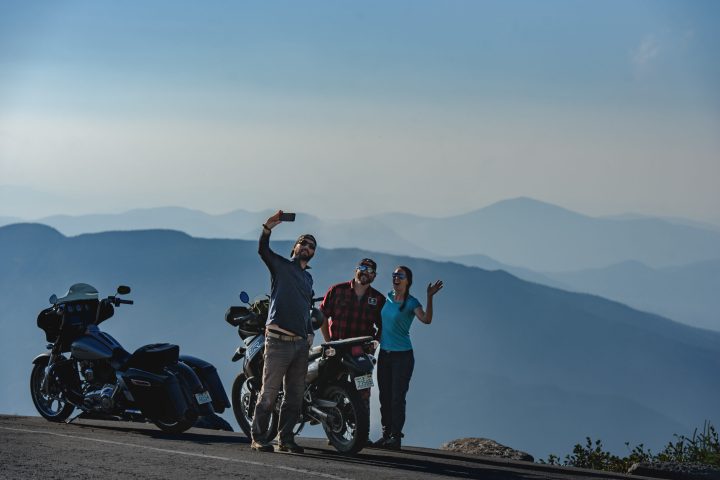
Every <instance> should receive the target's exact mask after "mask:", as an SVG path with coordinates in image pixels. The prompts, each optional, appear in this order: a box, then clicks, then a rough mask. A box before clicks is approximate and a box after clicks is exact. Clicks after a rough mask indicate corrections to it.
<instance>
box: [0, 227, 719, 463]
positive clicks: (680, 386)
mask: <svg viewBox="0 0 720 480" xmlns="http://www.w3.org/2000/svg"><path fill="white" fill-rule="evenodd" d="M279 228H280V227H279ZM282 228H285V229H287V234H288V235H289V236H295V235H296V234H297V233H298V230H294V229H293V228H292V226H288V225H284V226H282ZM279 231H280V230H278V232H279ZM291 234H292V235H291ZM290 246H291V243H290V242H286V241H275V240H273V241H272V247H273V248H274V249H275V250H276V251H278V252H280V253H283V252H286V251H289V249H290ZM364 256H372V257H373V258H375V259H376V260H377V261H378V265H379V270H380V272H381V274H380V276H379V277H378V279H377V281H376V285H375V286H376V287H377V288H378V289H380V290H381V291H384V290H387V289H389V288H390V281H389V272H391V271H392V268H393V267H394V266H395V265H398V264H407V265H409V266H410V267H411V268H412V269H413V271H414V274H415V279H416V281H415V284H416V285H415V287H414V293H415V295H416V296H418V298H419V299H420V300H421V302H422V303H424V295H422V293H423V292H422V290H423V288H422V286H423V285H425V284H427V283H428V282H430V281H432V280H435V279H437V278H440V279H442V280H443V281H444V282H445V285H446V288H445V289H444V290H443V291H442V292H441V294H439V296H438V297H437V299H436V305H435V319H434V320H433V323H432V325H430V326H425V325H420V324H419V323H418V324H417V325H415V326H413V328H412V340H413V345H414V349H415V352H416V369H415V373H414V377H413V381H412V385H411V390H410V394H409V397H408V425H407V428H406V432H405V433H406V435H407V439H408V442H409V443H415V444H420V445H438V444H440V443H442V442H443V441H447V440H449V439H452V438H458V437H460V436H488V437H490V438H494V439H497V441H499V442H501V443H505V444H511V445H513V446H514V447H517V448H520V449H522V450H525V451H528V452H530V453H532V454H533V455H535V456H536V457H537V456H540V457H543V456H545V455H547V454H548V453H550V452H559V451H566V450H567V448H569V446H571V445H572V444H574V442H576V441H578V439H580V438H583V436H585V435H591V436H593V437H594V438H595V437H599V438H602V439H603V440H604V441H605V442H606V444H607V445H608V446H609V447H610V448H614V449H616V451H618V452H619V451H620V450H621V449H622V448H623V442H625V441H630V442H632V443H639V442H645V444H646V445H647V446H649V447H651V448H658V447H659V446H660V444H661V443H664V442H665V441H666V440H667V438H670V437H671V435H672V434H673V433H690V432H689V429H690V428H692V427H694V426H697V425H700V424H701V423H702V421H703V420H705V419H710V420H717V419H718V416H719V414H720V407H718V405H717V402H716V401H715V399H716V398H717V397H718V394H720V384H718V383H717V382H716V381H715V378H716V376H717V371H718V369H720V333H714V332H710V331H705V330H698V329H694V328H690V327H686V326H683V325H680V324H678V323H675V322H672V321H670V320H667V319H665V318H662V317H658V316H656V315H651V314H647V313H643V312H639V311H637V310H633V309H631V308H628V307H626V306H624V305H622V304H619V303H617V302H611V301H608V300H605V299H603V298H600V297H596V296H591V295H582V294H576V293H569V292H566V291H562V290H558V289H554V288H550V287H546V286H542V285H538V284H535V283H529V282H525V281H523V280H520V279H518V278H517V277H514V276H512V275H510V274H508V273H506V272H504V271H492V272H491V271H486V270H482V269H479V268H472V267H466V266H462V265H459V264H456V263H452V262H433V261H429V260H423V259H418V258H409V257H405V256H396V255H389V254H381V253H374V252H368V251H365V250H358V249H326V248H323V247H321V248H320V249H319V250H318V252H317V255H316V258H314V259H313V261H312V265H313V269H312V275H313V276H314V278H315V287H316V288H315V290H316V293H318V294H322V293H324V290H325V289H326V288H328V287H329V286H330V285H331V284H333V283H337V282H339V281H343V280H346V279H349V278H350V276H351V275H352V271H353V266H354V265H355V264H356V262H357V260H358V259H359V258H362V257H364ZM80 281H81V282H87V283H90V284H92V285H94V286H95V287H97V288H98V289H99V290H100V291H101V292H102V293H103V294H110V293H112V291H113V290H114V288H115V286H117V285H118V284H120V283H126V284H129V285H131V286H132V287H133V293H132V294H131V296H130V297H131V298H133V299H134V300H135V305H134V306H132V307H125V306H123V308H121V309H118V312H117V313H116V315H115V317H114V318H113V319H111V321H109V322H107V323H105V324H103V328H104V329H105V330H106V331H108V332H109V333H111V334H112V335H113V336H115V337H116V338H117V339H118V340H119V341H120V342H121V343H123V344H124V345H125V346H126V347H127V348H129V349H132V348H136V347H138V346H140V345H141V344H145V343H152V342H158V341H170V342H175V343H178V344H179V345H181V349H182V351H183V352H185V353H189V354H194V355H198V356H200V357H202V358H206V359H207V360H209V361H211V362H213V363H214V364H215V365H216V366H217V368H218V369H219V372H220V374H221V378H222V379H223V382H224V383H225V385H226V387H227V388H229V385H230V384H231V382H232V379H233V378H234V375H235V374H236V373H237V365H235V364H232V363H231V362H230V360H229V359H230V356H231V354H232V352H233V351H234V349H235V348H236V346H237V344H238V342H239V337H236V336H235V333H234V332H233V330H232V329H231V328H230V327H229V326H228V325H227V324H225V322H224V321H223V316H224V312H225V310H226V309H227V307H228V306H229V305H230V304H233V303H236V302H237V292H238V291H239V290H241V289H244V290H246V291H248V292H249V293H250V294H251V296H254V295H258V294H263V293H265V292H266V291H267V289H268V288H269V275H268V273H267V270H266V268H265V266H264V265H263V264H262V262H261V261H260V260H259V257H258V255H257V243H256V240H253V241H243V240H219V239H214V240H213V239H201V238H194V237H191V236H188V235H186V234H184V233H180V232H174V231H168V230H163V231H158V230H147V231H131V232H106V233H100V234H84V235H80V236H77V237H65V236H63V235H61V234H59V233H58V232H57V231H55V230H53V229H51V228H48V227H46V226H42V225H31V224H19V225H12V226H7V227H1V228H0V304H1V305H3V309H2V310H1V311H0V328H2V331H3V332H12V334H6V335H3V336H0V348H1V349H2V350H3V352H4V353H5V355H6V357H7V358H12V359H13V362H5V363H3V364H0V375H2V378H3V379H4V382H3V385H2V386H0V411H3V412H11V413H15V412H16V413H21V414H32V413H33V409H32V404H31V402H30V399H29V396H28V393H27V378H26V377H27V374H28V371H29V368H17V362H20V365H22V362H26V365H28V366H29V365H30V363H29V362H30V361H31V360H32V358H33V357H34V356H35V355H36V354H37V353H40V352H41V351H43V349H44V343H45V342H44V338H43V336H42V332H41V331H40V330H39V329H38V328H37V327H36V325H35V317H36V315H37V313H38V312H39V311H40V309H42V308H44V307H45V306H46V305H47V303H46V299H47V298H48V296H49V295H50V294H51V293H56V294H62V293H64V291H65V290H66V289H67V287H68V286H69V285H70V284H72V283H76V282H80ZM373 398H374V399H375V400H374V401H376V399H377V395H374V396H373ZM373 415H374V416H373V422H374V423H373V425H374V428H375V429H377V410H376V409H375V410H374V414H373Z"/></svg>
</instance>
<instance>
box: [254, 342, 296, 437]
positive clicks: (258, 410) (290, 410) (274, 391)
mask: <svg viewBox="0 0 720 480" xmlns="http://www.w3.org/2000/svg"><path fill="white" fill-rule="evenodd" d="M263 358H264V360H265V365H264V367H263V378H262V380H263V384H262V389H261V390H260V396H259V397H258V402H257V404H256V405H255V416H254V417H253V424H252V438H253V440H255V441H259V442H269V441H271V440H272V438H266V436H267V430H268V423H269V421H270V414H271V413H272V411H273V410H274V408H275V401H276V400H277V396H278V393H279V392H280V388H281V387H282V390H283V402H282V404H281V405H280V419H279V422H278V432H279V437H280V443H286V442H288V441H292V440H293V433H292V432H293V429H294V428H295V424H296V423H297V421H298V417H299V416H300V409H301V407H302V402H303V394H304V392H305V376H306V375H307V368H308V344H307V340H305V339H303V338H300V339H297V340H295V341H289V342H288V341H285V340H280V339H278V338H270V337H265V353H264V355H263Z"/></svg>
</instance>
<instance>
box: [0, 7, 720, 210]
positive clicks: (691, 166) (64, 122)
mask: <svg viewBox="0 0 720 480" xmlns="http://www.w3.org/2000/svg"><path fill="white" fill-rule="evenodd" d="M719 51H720V2H717V1H713V0H709V1H705V2H704V1H672V2H667V1H660V0H652V1H632V0H621V1H612V0H602V1H582V0H567V1H554V0H545V1H537V0H528V1H482V0H473V1H451V0H444V1H432V2H431V1H418V0H411V1H387V0H384V1H378V2H373V1H362V2H359V1H354V2H351V1H339V0H333V1H323V2H320V1H317V2H311V1H295V0H292V1H287V2H278V1H257V2H241V1H227V2H182V1H177V0H171V1H142V2H141V1H127V0H126V1H122V2H116V1H100V0H93V1H62V2H60V1H55V0H52V1H28V2H10V1H7V2H0V201H1V202H0V215H18V216H40V215H46V214H52V213H87V212H97V211H103V212H115V211H122V210H125V209H128V208H135V207H152V206H165V205H180V206H186V207H192V208H198V209H202V210H205V211H208V212H211V213H219V212H225V211H229V210H233V209H236V208H243V209H247V210H260V209H265V208H276V207H278V208H284V209H286V210H297V211H303V212H309V213H315V214H320V215H326V216H330V217H345V216H361V215H365V214H372V213H377V212H383V211H405V212H412V213H426V214H432V215H443V214H450V213H461V212H466V211H469V210H472V209H475V208H479V207H482V206H485V205H487V204H490V203H493V202H495V201H497V200H501V199H506V198H510V197H516V196H529V197H533V198H537V199H540V200H544V201H548V202H552V203H556V204H559V205H562V206H564V207H567V208H570V209H573V210H577V211H580V212H583V213H588V214H598V215H600V214H611V213H622V212H641V213H648V214H659V215H681V216H686V217H692V218H696V219H700V220H706V221H712V222H715V223H720V208H718V207H719V206H720V188H718V185H719V184H720V55H718V52H719Z"/></svg>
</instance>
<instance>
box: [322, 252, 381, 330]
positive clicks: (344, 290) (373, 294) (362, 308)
mask: <svg viewBox="0 0 720 480" xmlns="http://www.w3.org/2000/svg"><path fill="white" fill-rule="evenodd" d="M376 269H377V264H376V263H375V261H373V260H372V259H370V258H363V259H362V260H361V261H360V263H359V264H358V266H357V267H356V268H355V277H354V278H353V279H352V280H350V281H349V282H343V283H338V284H337V285H333V286H332V287H330V290H328V292H327V293H326V294H325V298H324V299H323V302H322V305H320V310H322V312H323V313H324V314H325V322H324V323H323V325H322V327H320V331H321V332H322V335H323V338H325V341H326V342H329V341H331V340H343V339H345V338H352V337H364V336H371V337H373V338H374V339H375V340H377V341H380V332H381V331H382V317H381V315H380V312H381V311H382V308H383V305H385V295H383V294H382V293H380V292H378V291H377V290H375V289H374V288H372V287H371V286H370V284H371V283H372V282H373V280H375V275H376V274H377V272H376Z"/></svg>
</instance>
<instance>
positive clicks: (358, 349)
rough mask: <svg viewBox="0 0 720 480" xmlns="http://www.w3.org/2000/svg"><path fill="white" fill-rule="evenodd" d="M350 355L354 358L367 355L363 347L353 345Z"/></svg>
mask: <svg viewBox="0 0 720 480" xmlns="http://www.w3.org/2000/svg"><path fill="white" fill-rule="evenodd" d="M350 354H351V355H352V356H353V357H359V356H360V355H365V349H364V348H363V346H362V345H353V346H352V347H351V349H350Z"/></svg>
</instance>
